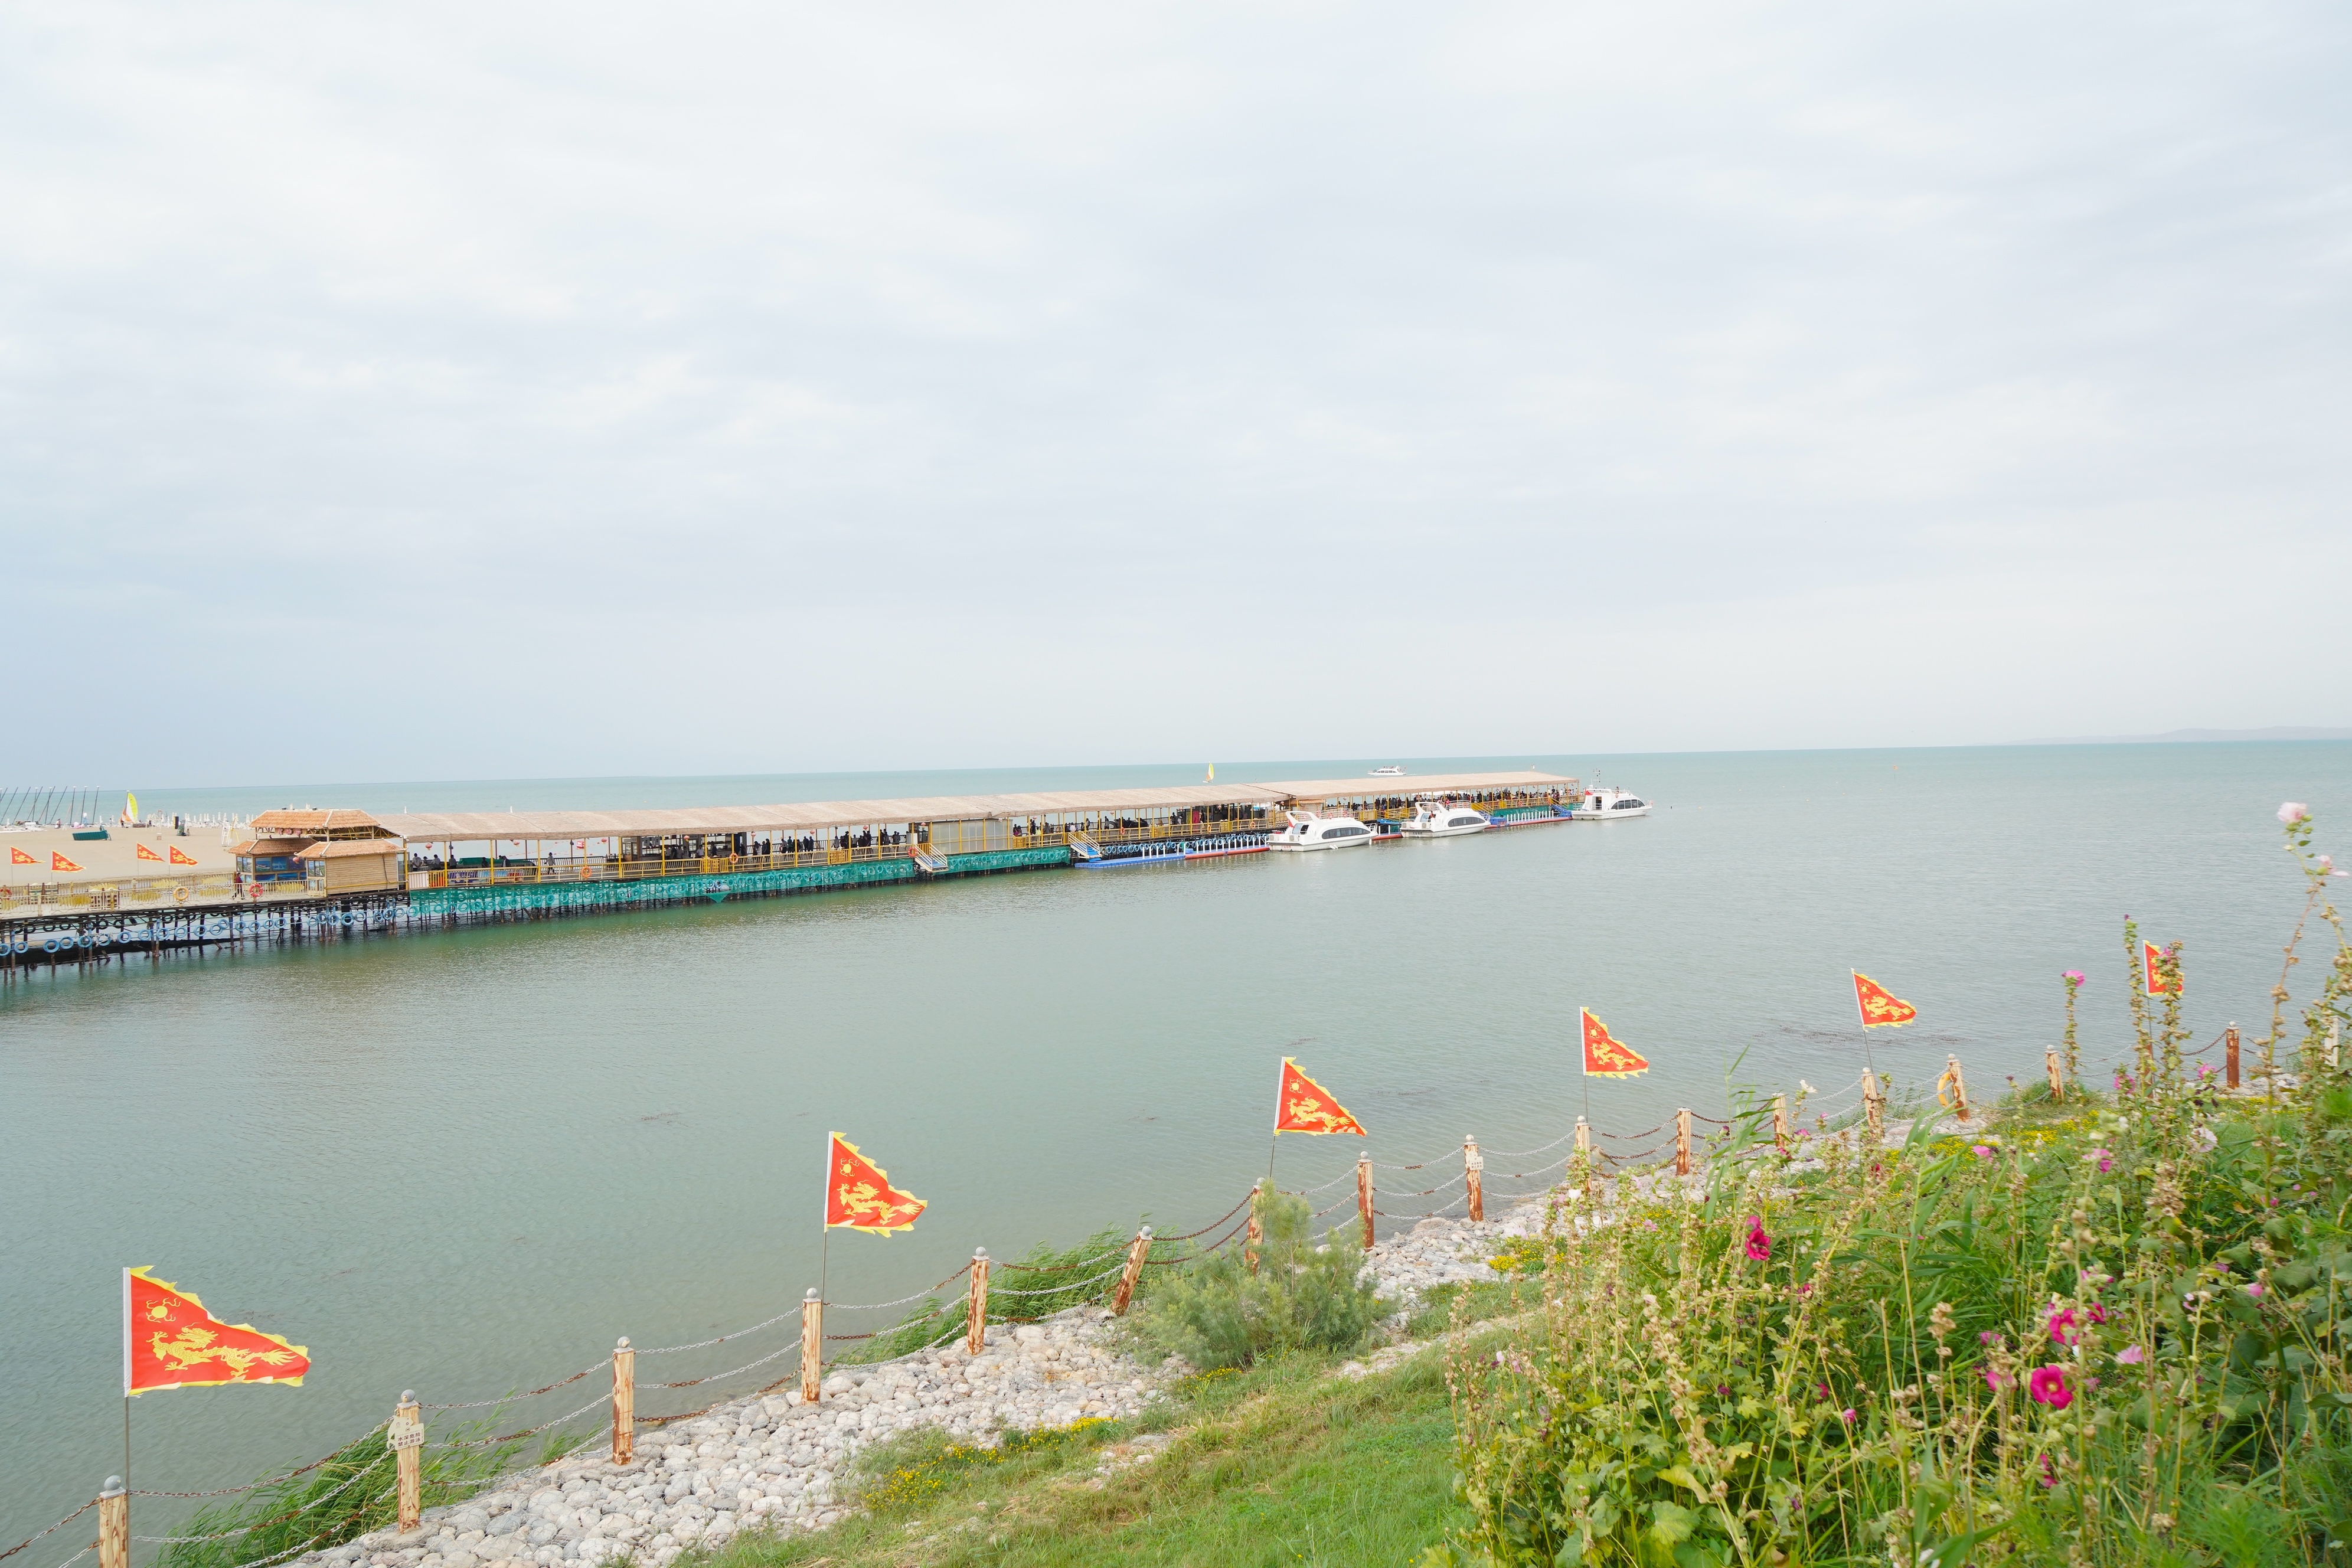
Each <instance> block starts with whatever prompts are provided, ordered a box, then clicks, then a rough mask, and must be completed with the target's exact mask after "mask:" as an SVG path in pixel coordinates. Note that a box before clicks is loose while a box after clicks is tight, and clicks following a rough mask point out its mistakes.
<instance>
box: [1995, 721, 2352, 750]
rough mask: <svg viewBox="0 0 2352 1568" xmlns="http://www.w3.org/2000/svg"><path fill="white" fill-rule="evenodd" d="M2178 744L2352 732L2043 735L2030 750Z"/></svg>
mask: <svg viewBox="0 0 2352 1568" xmlns="http://www.w3.org/2000/svg"><path fill="white" fill-rule="evenodd" d="M2178 741H2352V730H2326V729H2315V728H2314V727H2312V726H2311V725H2308V724H2273V725H2272V726H2271V727H2270V728H2269V729H2267V730H2171V731H2166V732H2165V733H2164V734H2161V735H2043V736H2040V737H2038V738H2036V739H2034V740H2031V741H2027V742H2024V744H2026V745H2029V746H2119V745H2126V744H2135V743H2137V744H2147V743H2149V742H2178Z"/></svg>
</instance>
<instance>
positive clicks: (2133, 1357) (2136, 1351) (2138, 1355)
mask: <svg viewBox="0 0 2352 1568" xmlns="http://www.w3.org/2000/svg"><path fill="white" fill-rule="evenodd" d="M2146 1360H2147V1352H2146V1351H2143V1350H2141V1349H2140V1348H2139V1347H2138V1346H2137V1345H2126V1346H2125V1347H2124V1348H2123V1349H2121V1350H2119V1351H2117V1352H2116V1365H2117V1366H2137V1365H2138V1364H2139V1363H2141V1362H2143V1361H2146Z"/></svg>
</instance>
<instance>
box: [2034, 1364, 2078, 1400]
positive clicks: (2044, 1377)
mask: <svg viewBox="0 0 2352 1568" xmlns="http://www.w3.org/2000/svg"><path fill="white" fill-rule="evenodd" d="M2025 1391H2026V1393H2028V1394H2031V1395H2032V1397H2033V1403H2034V1404H2036V1405H2048V1406H2050V1408H2051V1409H2053V1410H2063V1409H2065V1408H2066V1406H2068V1405H2072V1404H2074V1390H2073V1389H2071V1388H2068V1387H2067V1386H2066V1369H2065V1368H2064V1367H2063V1366H2037V1367H2035V1368H2034V1369H2033V1375H2032V1377H2030V1378H2028V1379H2027V1380H2026V1384H2025Z"/></svg>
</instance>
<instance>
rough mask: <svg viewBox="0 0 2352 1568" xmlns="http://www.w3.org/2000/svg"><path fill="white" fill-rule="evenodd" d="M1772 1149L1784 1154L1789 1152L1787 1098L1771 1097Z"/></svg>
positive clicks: (1778, 1095)
mask: <svg viewBox="0 0 2352 1568" xmlns="http://www.w3.org/2000/svg"><path fill="white" fill-rule="evenodd" d="M1772 1147H1774V1148H1775V1149H1778V1150H1779V1151H1780V1152H1781V1153H1783V1154H1786V1153H1787V1152H1789V1097H1788V1096H1787V1095H1785V1094H1776V1095H1774V1096H1773V1097H1772Z"/></svg>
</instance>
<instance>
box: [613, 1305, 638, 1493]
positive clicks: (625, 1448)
mask: <svg viewBox="0 0 2352 1568" xmlns="http://www.w3.org/2000/svg"><path fill="white" fill-rule="evenodd" d="M636 1447H637V1352H635V1351H633V1350H631V1349H630V1348H629V1337H628V1336H627V1335H626V1334H623V1335H622V1336H621V1342H620V1343H619V1344H618V1345H615V1346H614V1348H613V1463H614V1464H616V1465H625V1464H627V1463H628V1462H629V1459H630V1458H631V1456H632V1455H634V1454H635V1452H636Z"/></svg>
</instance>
